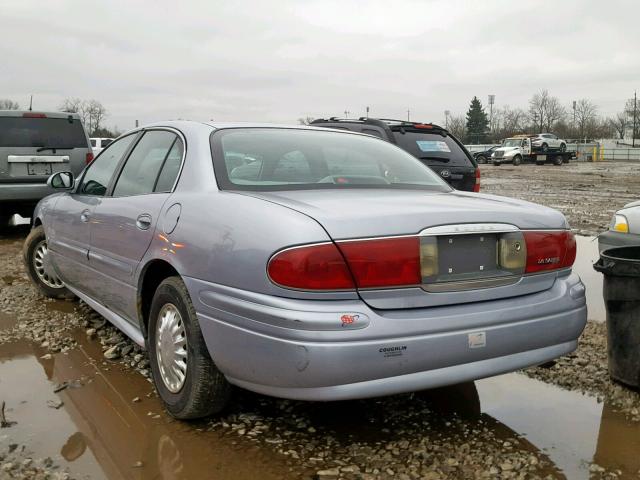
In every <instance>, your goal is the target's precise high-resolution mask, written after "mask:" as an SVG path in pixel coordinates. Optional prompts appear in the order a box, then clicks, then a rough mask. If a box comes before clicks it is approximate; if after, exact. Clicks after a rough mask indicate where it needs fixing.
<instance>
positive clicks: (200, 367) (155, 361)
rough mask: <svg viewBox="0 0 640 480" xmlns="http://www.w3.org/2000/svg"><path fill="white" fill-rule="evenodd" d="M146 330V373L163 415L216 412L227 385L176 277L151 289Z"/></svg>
mask: <svg viewBox="0 0 640 480" xmlns="http://www.w3.org/2000/svg"><path fill="white" fill-rule="evenodd" d="M163 324H164V326H163ZM148 332H149V334H148V342H147V343H148V348H149V360H150V363H151V372H152V375H153V380H154V383H155V386H156V390H157V391H158V394H159V396H160V398H161V399H162V401H163V403H164V404H165V407H166V408H167V411H168V412H169V413H170V414H171V415H172V416H173V417H175V418H178V419H181V420H187V419H194V418H201V417H206V416H209V415H212V414H214V413H218V412H220V411H221V410H222V409H223V408H224V407H225V406H226V405H227V403H228V401H229V397H230V395H231V385H230V384H229V382H227V380H226V378H225V377H224V375H223V374H222V373H221V372H220V371H219V370H218V368H217V367H216V366H215V364H214V363H213V360H211V356H210V355H209V350H208V349H207V346H206V344H205V341H204V338H203V337H202V332H201V330H200V323H199V322H198V318H197V316H196V311H195V308H194V307H193V303H192V302H191V298H190V296H189V292H188V291H187V287H186V286H185V284H184V282H183V281H182V279H181V278H180V277H169V278H167V279H165V280H164V281H163V282H162V283H160V285H159V286H158V288H157V289H156V292H155V294H154V296H153V300H152V301H151V311H150V312H149V327H148ZM174 364H175V365H178V366H177V367H174V366H173V365H174ZM167 365H171V366H172V368H171V369H168V368H167Z"/></svg>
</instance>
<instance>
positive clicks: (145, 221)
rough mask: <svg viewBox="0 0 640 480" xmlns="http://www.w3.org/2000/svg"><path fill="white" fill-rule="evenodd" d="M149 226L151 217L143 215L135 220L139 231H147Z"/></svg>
mask: <svg viewBox="0 0 640 480" xmlns="http://www.w3.org/2000/svg"><path fill="white" fill-rule="evenodd" d="M150 226H151V215H149V214H147V213H143V214H142V215H140V216H138V218H137V219H136V227H138V228H139V229H140V230H148V229H149V227H150Z"/></svg>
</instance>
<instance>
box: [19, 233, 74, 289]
mask: <svg viewBox="0 0 640 480" xmlns="http://www.w3.org/2000/svg"><path fill="white" fill-rule="evenodd" d="M49 255H50V254H49V248H48V246H47V237H46V235H45V233H44V227H43V226H42V225H38V226H37V227H36V228H34V229H32V230H31V232H29V235H27V238H26V240H25V241H24V245H23V247H22V259H23V261H24V266H25V270H26V271H27V274H28V275H29V278H30V279H31V281H32V282H33V284H34V285H35V286H36V288H37V289H38V290H39V291H40V293H42V294H43V295H44V296H45V297H49V298H59V299H66V300H70V299H72V298H74V297H75V295H74V294H73V293H71V292H70V291H69V289H68V288H67V287H65V285H64V282H62V280H60V279H59V278H58V276H57V275H56V273H55V271H54V270H53V266H52V265H51V263H50V262H51V259H50V258H49Z"/></svg>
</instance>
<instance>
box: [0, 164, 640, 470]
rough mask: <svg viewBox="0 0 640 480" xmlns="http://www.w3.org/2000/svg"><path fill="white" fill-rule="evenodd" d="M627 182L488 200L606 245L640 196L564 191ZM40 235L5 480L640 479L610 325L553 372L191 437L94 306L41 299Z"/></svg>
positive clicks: (10, 257) (512, 174) (638, 444)
mask: <svg viewBox="0 0 640 480" xmlns="http://www.w3.org/2000/svg"><path fill="white" fill-rule="evenodd" d="M616 165H618V164H616ZM614 167H615V166H611V165H608V166H600V165H597V166H589V165H583V164H580V165H569V166H565V167H551V166H547V167H533V166H520V167H515V168H514V167H507V166H503V167H499V168H496V167H493V166H487V167H484V168H483V174H484V183H483V188H484V190H485V191H491V192H492V193H509V194H511V195H513V196H518V197H519V198H525V199H527V200H534V201H538V202H540V203H545V204H547V205H550V206H556V207H560V206H561V205H562V207H561V209H562V210H563V211H564V212H565V213H566V214H567V215H568V217H569V218H570V221H571V222H572V224H573V225H574V226H575V225H576V222H581V225H583V228H582V230H583V231H584V232H585V233H591V234H592V233H595V232H597V231H598V230H599V229H601V228H603V227H604V226H605V225H606V223H607V222H608V217H609V216H610V214H611V213H612V211H613V210H614V209H615V208H618V207H619V206H621V205H622V204H624V203H626V202H628V201H631V200H632V199H633V198H631V193H630V192H629V191H621V190H619V193H620V195H621V196H623V197H624V199H622V200H621V199H619V198H616V199H609V200H608V201H607V202H605V201H604V200H597V201H593V202H591V203H587V201H586V200H584V199H583V200H582V201H578V200H576V201H575V203H571V202H573V200H572V198H573V197H572V196H571V195H567V196H565V195H566V194H567V191H568V187H567V185H564V186H562V185H563V184H564V179H565V178H567V175H571V176H573V177H574V178H583V177H586V178H590V177H593V176H596V174H597V175H599V174H603V175H605V177H606V180H605V181H603V183H602V184H603V185H605V186H604V187H603V191H604V190H606V189H607V188H613V187H614V184H615V183H616V182H615V181H611V180H610V179H609V176H611V175H613V176H616V178H618V180H617V181H619V182H622V177H621V176H619V175H618V173H619V172H621V170H616V172H615V173H611V171H608V170H601V168H605V169H606V168H614ZM616 168H619V167H616ZM622 168H623V169H627V170H626V171H628V172H629V171H631V170H629V167H627V166H623V167H622ZM492 169H495V170H492ZM539 170H543V171H544V172H543V174H540V175H544V176H545V178H547V177H548V178H549V180H548V182H549V186H548V187H545V186H544V183H543V182H542V181H541V180H540V178H539V174H538V173H537V172H538V171H539ZM547 170H548V171H547ZM556 172H558V173H556ZM569 172H571V173H569ZM600 178H602V177H600ZM579 181H580V182H582V183H583V184H586V183H587V181H586V180H579ZM500 185H503V186H504V189H503V190H501V189H500ZM516 185H520V187H516ZM523 185H526V187H524V186H523ZM617 187H618V188H619V187H620V186H619V185H617ZM545 188H546V190H548V193H547V194H546V196H545V195H544V194H543V192H544V191H545ZM630 188H631V187H630ZM558 189H559V190H561V191H562V194H561V195H560V194H558V193H557V192H556V190H558ZM622 190H624V189H622ZM576 192H577V190H576ZM515 193H518V195H516V194H515ZM583 195H584V194H583ZM596 197H597V196H596ZM570 199H571V201H570ZM556 203H557V204H556ZM560 204H561V205H560ZM605 204H606V209H607V213H606V215H602V216H601V218H598V219H596V220H593V219H591V217H590V216H589V215H588V214H587V213H585V212H587V211H591V210H593V209H598V208H604V206H605ZM572 205H575V208H574V207H572ZM574 210H575V211H574ZM605 217H606V218H605ZM582 220H585V221H584V222H583V221H582ZM26 233H27V231H26V230H25V229H24V228H18V229H14V230H12V231H11V232H10V233H8V234H5V235H3V234H0V404H1V403H2V402H5V404H6V407H5V415H4V416H5V418H4V420H5V424H4V428H0V479H2V478H24V479H27V478H29V479H31V478H91V479H96V478H98V479H100V478H108V479H116V478H118V479H119V478H125V479H137V480H139V479H156V478H159V479H165V478H166V479H183V478H184V479H187V478H215V479H253V478H261V479H263V478H264V479H279V478H309V479H310V478H327V479H331V478H349V479H356V478H364V479H373V478H381V479H392V478H393V479H396V478H399V479H419V478H424V479H439V478H629V479H631V478H636V479H638V478H640V413H639V409H640V394H639V393H638V392H634V391H630V390H628V389H626V388H624V387H621V386H619V385H616V384H614V383H612V382H611V381H610V380H609V378H608V375H607V370H606V336H605V330H604V326H603V324H601V323H597V322H590V323H589V325H588V327H587V330H586V331H585V334H584V335H583V337H582V339H581V342H580V347H579V348H578V350H577V351H576V352H575V353H574V354H572V355H569V356H567V357H564V358H562V359H560V360H559V362H558V363H557V364H556V365H555V366H553V367H552V368H548V369H541V368H536V369H530V370H527V371H526V372H524V374H523V373H514V374H509V375H502V376H499V377H495V378H492V379H486V380H481V381H478V382H475V383H469V384H464V385H460V386H456V387H451V388H446V389H441V390H436V391H431V392H422V393H418V394H409V395H398V396H394V397H388V398H383V399H372V400H362V401H352V402H335V403H327V404H322V403H313V402H291V401H285V400H278V399H272V398H268V397H264V396H261V395H255V394H251V393H248V392H243V391H239V390H238V391H236V392H235V393H234V399H233V402H232V405H231V407H230V408H229V409H228V410H227V411H226V412H224V414H223V415H221V416H218V417H216V418H211V419H208V420H205V421H200V422H191V423H184V422H178V421H175V420H172V419H171V418H170V417H169V416H168V415H167V414H166V413H165V412H164V411H163V409H162V407H161V404H160V402H159V400H158V399H157V397H156V395H155V392H154V390H153V386H152V384H151V383H150V380H149V378H148V377H149V369H148V359H147V357H146V354H145V352H143V351H141V350H140V349H139V348H138V347H137V346H135V345H134V344H133V343H131V342H130V341H129V340H127V339H126V338H124V336H122V335H121V334H120V333H118V332H117V331H116V330H115V329H114V328H112V327H110V325H109V324H107V323H106V322H105V321H104V320H103V319H102V318H101V317H100V316H99V315H97V314H95V313H94V312H92V311H91V310H90V309H89V308H88V307H87V306H86V305H84V304H82V303H80V302H75V301H72V302H60V301H50V300H46V299H43V298H42V297H41V296H39V295H38V294H37V293H36V291H35V290H34V288H33V287H32V286H31V285H30V284H29V282H28V280H27V278H26V276H25V274H24V272H23V267H22V264H21V259H20V248H21V244H22V241H23V239H24V237H25V236H26ZM579 261H582V262H583V263H586V264H587V265H586V266H583V267H585V268H584V269H585V271H586V270H587V269H588V267H589V265H588V263H589V262H590V261H591V260H590V259H585V258H582V259H579Z"/></svg>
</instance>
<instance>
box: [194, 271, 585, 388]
mask: <svg viewBox="0 0 640 480" xmlns="http://www.w3.org/2000/svg"><path fill="white" fill-rule="evenodd" d="M186 281H187V287H188V288H189V291H190V293H191V296H192V299H193V300H194V305H195V306H196V311H197V312H198V319H199V321H200V326H201V329H202V333H203V335H204V338H205V341H206V343H207V346H208V348H209V351H210V353H211V356H212V358H213V360H214V362H215V363H216V365H217V366H218V368H219V369H220V370H221V371H222V372H223V373H224V374H225V376H226V377H227V379H228V380H229V381H230V382H231V383H233V384H236V385H238V386H241V387H243V388H247V389H249V390H253V391H256V392H260V393H264V394H268V395H273V396H278V397H284V398H294V399H303V400H340V399H352V398H365V397H374V396H380V395H390V394H395V393H400V392H408V391H414V390H421V389H426V388H433V387H438V386H443V385H448V384H454V383H459V382H463V381H469V380H474V379H478V378H483V377H488V376H492V375H497V374H500V373H505V372H510V371H513V370H517V369H520V368H524V367H527V366H531V365H536V364H540V363H544V362H547V361H549V360H551V359H553V358H556V357H558V356H561V355H564V354H566V353H568V352H570V351H572V350H574V349H575V348H576V346H577V339H578V337H579V336H580V334H581V332H582V330H583V328H584V326H585V323H586V319H587V310H586V306H585V297H584V286H583V285H582V282H581V281H580V279H579V278H578V276H577V275H568V276H564V277H560V278H558V279H557V280H556V282H555V283H554V285H553V287H552V288H551V289H549V290H546V291H544V292H539V293H535V294H531V295H526V296H522V297H516V298H512V299H503V300H495V301H489V302H478V303H471V304H466V305H455V306H446V307H431V308H420V309H410V310H387V311H380V310H372V309H370V308H369V307H368V306H367V305H366V304H365V303H363V302H362V301H360V300H347V301H339V302H331V301H329V302H328V301H316V302H314V301H299V300H286V299H279V298H274V297H267V296H262V295H256V294H252V293H248V292H242V291H239V290H235V289H230V288H228V287H220V286H216V285H212V284H207V283H205V282H202V281H200V280H195V279H189V278H187V279H186ZM261 297H264V298H262V299H261ZM345 313H346V314H348V315H352V316H353V315H358V317H357V319H356V320H355V321H354V322H353V323H349V324H347V325H345V326H344V327H343V326H342V325H341V323H340V318H341V317H342V315H343V314H345ZM479 339H480V340H481V341H480V342H478V340H479ZM482 339H484V341H482ZM482 344H484V346H483V345H482Z"/></svg>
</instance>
